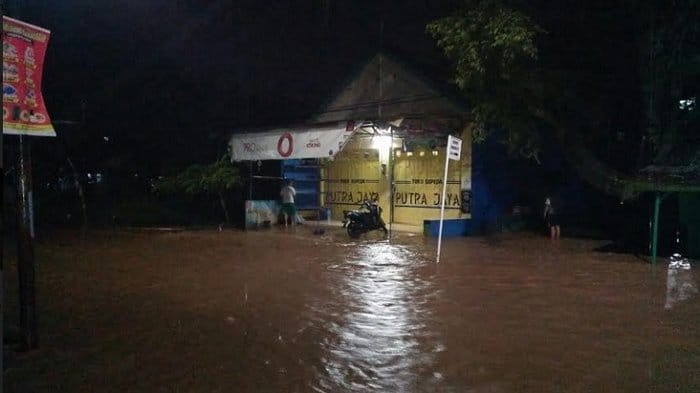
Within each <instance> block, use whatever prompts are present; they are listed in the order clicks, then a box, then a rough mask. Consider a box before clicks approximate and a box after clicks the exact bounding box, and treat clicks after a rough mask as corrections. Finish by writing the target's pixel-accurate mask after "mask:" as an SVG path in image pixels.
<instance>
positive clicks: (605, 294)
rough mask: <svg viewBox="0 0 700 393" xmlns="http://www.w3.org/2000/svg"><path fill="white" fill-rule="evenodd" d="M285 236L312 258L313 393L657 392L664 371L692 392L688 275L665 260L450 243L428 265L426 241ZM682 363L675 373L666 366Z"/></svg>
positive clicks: (547, 245)
mask: <svg viewBox="0 0 700 393" xmlns="http://www.w3.org/2000/svg"><path fill="white" fill-rule="evenodd" d="M287 236H291V237H296V238H297V240H298V241H300V242H304V241H309V240H311V241H314V243H315V248H316V250H317V252H319V253H321V255H322V256H318V257H317V259H316V262H317V263H318V267H320V268H321V269H322V273H321V274H320V275H319V276H318V277H317V279H318V281H317V283H316V284H317V285H320V286H321V287H322V290H321V292H322V293H323V295H322V296H320V297H309V298H307V299H306V301H305V304H304V311H303V314H302V315H303V317H302V319H303V320H305V321H306V323H307V325H306V328H309V329H312V331H313V339H312V340H311V341H312V342H314V344H313V345H314V348H313V349H312V348H306V349H305V350H312V351H314V352H315V355H314V357H315V359H313V360H312V361H311V369H312V370H313V373H312V374H311V375H310V376H309V379H308V380H307V387H308V388H309V390H313V391H317V392H367V391H376V392H433V391H443V392H514V391H518V392H545V391H552V392H556V391H644V390H650V389H651V391H656V390H654V389H656V388H660V389H662V388H663V387H664V386H666V385H665V384H666V383H667V382H668V381H667V380H665V379H664V378H665V376H664V375H660V374H663V372H664V371H662V369H663V368H664V367H669V368H672V367H681V368H680V369H675V371H674V372H675V373H676V374H678V373H679V375H676V377H679V378H680V379H681V380H682V381H681V382H678V383H680V384H681V385H678V386H684V385H683V384H684V383H685V384H688V385H687V386H696V385H694V384H696V383H697V379H693V378H697V377H694V376H693V375H694V372H692V371H691V370H692V367H695V366H698V365H700V362H699V360H700V357H698V356H697V355H698V353H700V352H699V351H700V346H699V345H700V341H698V333H697V330H698V329H697V326H698V325H697V322H698V321H700V318H698V315H699V313H698V311H700V307H698V299H697V297H696V296H695V295H696V294H697V286H696V277H695V272H694V271H693V270H682V271H681V270H668V269H666V260H665V259H660V260H659V266H657V267H656V268H652V267H651V266H650V265H649V264H648V263H646V262H644V261H643V260H642V259H639V258H636V257H634V256H632V255H621V254H604V253H596V252H594V251H593V249H594V248H595V247H596V245H600V242H592V241H581V240H571V239H563V240H560V241H555V242H552V241H551V240H549V239H547V238H542V237H538V236H535V235H527V234H526V235H516V236H503V237H501V238H496V239H493V238H492V239H488V240H487V239H484V238H459V239H448V240H447V241H446V242H445V243H444V248H443V260H442V261H441V263H440V264H436V263H435V254H434V252H435V246H436V245H435V241H434V240H433V239H425V238H423V236H422V235H411V234H399V235H398V236H394V237H393V238H392V240H391V241H387V240H384V239H382V238H381V236H379V235H377V236H372V235H369V236H368V237H367V238H365V239H362V240H358V241H351V240H350V239H348V238H346V237H345V235H344V234H343V233H342V232H332V233H331V234H330V235H326V236H324V237H323V238H321V239H307V238H305V237H304V236H302V235H300V234H298V233H297V234H292V233H290V234H287ZM326 247H328V248H326ZM667 271H668V274H667ZM678 308H680V309H681V311H679V312H678V314H677V315H676V314H674V313H675V312H676V310H677V309H678ZM693 315H694V316H693ZM676 318H678V319H676ZM304 329H305V328H304ZM684 329H685V330H686V331H685V332H684V331H683V330H684ZM666 340H668V341H666ZM671 342H673V344H671ZM688 350H690V351H691V353H692V355H691V356H692V357H693V358H692V359H690V360H688V359H686V360H683V359H677V360H678V362H679V363H680V366H677V365H675V364H673V365H672V364H666V363H664V362H667V363H668V362H669V361H668V357H669V356H671V357H673V353H674V351H681V352H682V351H688ZM669 354H671V355H669ZM691 366H692V367H691ZM684 367H691V368H690V369H685V368H684ZM684 373H688V374H687V375H684ZM657 385H658V386H657ZM655 386H656V388H655ZM666 387H667V388H671V386H670V385H669V386H666Z"/></svg>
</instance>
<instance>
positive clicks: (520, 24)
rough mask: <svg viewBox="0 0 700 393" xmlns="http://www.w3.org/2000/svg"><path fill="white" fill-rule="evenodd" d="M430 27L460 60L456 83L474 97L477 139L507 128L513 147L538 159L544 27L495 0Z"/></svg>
mask: <svg viewBox="0 0 700 393" xmlns="http://www.w3.org/2000/svg"><path fill="white" fill-rule="evenodd" d="M427 31H428V33H429V34H431V35H432V36H433V37H434V38H435V40H436V42H437V45H438V47H440V48H441V49H442V50H443V52H444V53H445V55H446V56H447V57H448V58H449V59H451V60H452V61H453V62H454V65H455V67H454V69H455V70H454V72H455V77H454V82H455V83H456V84H457V86H458V87H459V88H460V89H462V90H463V91H464V92H465V93H466V95H467V98H468V99H469V101H470V104H471V113H472V117H473V120H474V121H475V123H476V128H475V135H474V136H475V139H476V141H481V140H483V139H484V138H485V137H486V136H487V135H488V134H489V132H490V131H493V129H494V128H502V129H504V130H505V132H506V137H505V138H506V139H505V142H507V143H506V146H508V147H509V148H510V149H511V152H514V153H519V154H520V155H523V156H526V157H531V158H537V155H538V152H539V143H538V139H539V135H538V133H537V132H536V130H535V129H534V128H533V126H534V125H536V124H537V120H536V112H535V111H534V110H535V108H536V103H537V102H538V101H540V100H541V98H540V96H541V93H540V89H539V88H538V84H539V81H538V80H537V79H536V78H534V76H535V75H536V73H537V70H536V67H537V59H538V47H537V41H536V39H537V36H538V35H539V34H542V33H543V32H544V31H543V30H542V29H541V28H540V27H539V26H538V25H536V24H535V23H534V22H533V21H532V20H531V19H530V18H529V17H528V16H526V15H524V14H523V13H521V12H518V11H516V10H514V9H511V8H509V7H506V6H505V5H503V4H501V3H500V2H497V1H491V0H488V1H476V2H468V3H467V5H466V6H465V8H463V9H461V10H459V11H458V12H456V13H455V14H454V15H452V16H448V17H445V18H441V19H438V20H436V21H434V22H432V23H430V24H428V26H427Z"/></svg>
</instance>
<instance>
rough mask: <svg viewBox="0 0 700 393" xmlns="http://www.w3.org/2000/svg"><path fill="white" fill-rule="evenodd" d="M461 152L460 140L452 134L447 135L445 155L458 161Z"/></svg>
mask: <svg viewBox="0 0 700 393" xmlns="http://www.w3.org/2000/svg"><path fill="white" fill-rule="evenodd" d="M461 153H462V140H461V139H459V138H455V137H453V136H452V135H450V136H448V137H447V157H448V158H449V159H450V160H455V161H459V156H460V155H461Z"/></svg>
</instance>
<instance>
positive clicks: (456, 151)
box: [436, 135, 462, 263]
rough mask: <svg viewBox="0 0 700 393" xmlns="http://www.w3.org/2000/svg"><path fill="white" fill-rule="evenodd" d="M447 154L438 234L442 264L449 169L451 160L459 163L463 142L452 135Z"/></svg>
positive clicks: (449, 138) (438, 260)
mask: <svg viewBox="0 0 700 393" xmlns="http://www.w3.org/2000/svg"><path fill="white" fill-rule="evenodd" d="M446 150H447V154H445V176H444V177H443V178H442V200H441V202H442V203H441V206H440V231H439V232H438V246H437V261H436V263H440V248H441V247H442V222H443V221H444V220H445V194H446V193H447V168H448V167H449V164H450V160H456V161H459V157H460V155H461V154H462V140H461V139H459V138H455V137H453V136H452V135H450V136H448V137H447V149H446Z"/></svg>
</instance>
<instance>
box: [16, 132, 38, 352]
mask: <svg viewBox="0 0 700 393" xmlns="http://www.w3.org/2000/svg"><path fill="white" fill-rule="evenodd" d="M18 162H19V177H18V180H17V183H18V186H17V191H18V192H17V207H18V210H19V217H18V218H19V219H18V231H17V272H18V275H19V313H20V315H19V317H20V319H19V322H20V330H21V332H22V346H23V349H24V350H30V349H35V348H37V346H38V337H37V326H36V299H35V293H34V288H35V270H34V244H33V239H34V230H33V225H32V224H33V222H32V221H33V220H32V218H33V213H32V161H31V150H30V143H29V139H28V138H25V137H24V136H22V135H20V136H19V152H18Z"/></svg>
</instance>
